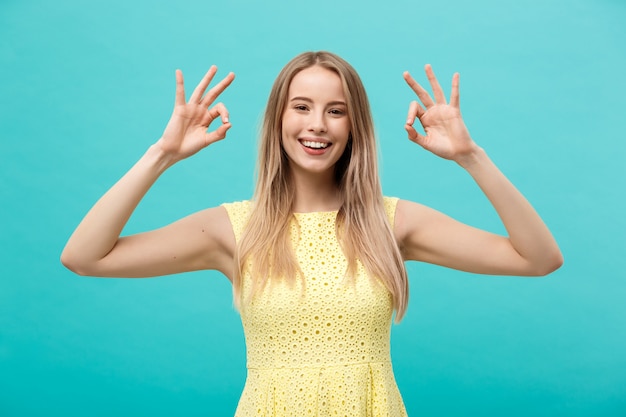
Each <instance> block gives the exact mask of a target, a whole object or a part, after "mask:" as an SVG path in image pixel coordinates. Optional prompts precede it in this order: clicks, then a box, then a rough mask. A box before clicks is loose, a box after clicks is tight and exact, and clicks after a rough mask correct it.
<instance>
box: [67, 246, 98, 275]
mask: <svg viewBox="0 0 626 417" xmlns="http://www.w3.org/2000/svg"><path fill="white" fill-rule="evenodd" d="M61 264H62V265H63V266H64V267H66V268H67V269H69V270H70V271H72V272H73V273H75V274H76V275H80V276H91V275H90V274H89V272H88V270H87V269H86V268H85V267H84V265H82V264H81V262H80V261H79V260H78V259H76V257H74V256H72V255H71V254H70V253H68V251H67V250H64V251H63V253H61Z"/></svg>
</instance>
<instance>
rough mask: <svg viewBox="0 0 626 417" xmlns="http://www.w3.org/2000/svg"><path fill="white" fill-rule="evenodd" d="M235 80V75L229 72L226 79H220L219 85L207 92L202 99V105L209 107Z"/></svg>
mask: <svg viewBox="0 0 626 417" xmlns="http://www.w3.org/2000/svg"><path fill="white" fill-rule="evenodd" d="M234 79H235V73H233V72H230V73H228V75H227V76H226V77H224V78H223V79H222V81H220V82H219V83H217V84H216V85H215V86H214V87H213V88H211V89H210V90H209V92H208V93H207V94H206V96H205V97H204V98H203V99H202V104H203V105H205V106H207V107H208V106H210V105H211V103H213V101H215V99H216V98H217V97H218V96H219V95H220V94H222V93H223V92H224V90H226V88H227V87H228V86H229V85H230V83H232V82H233V80H234Z"/></svg>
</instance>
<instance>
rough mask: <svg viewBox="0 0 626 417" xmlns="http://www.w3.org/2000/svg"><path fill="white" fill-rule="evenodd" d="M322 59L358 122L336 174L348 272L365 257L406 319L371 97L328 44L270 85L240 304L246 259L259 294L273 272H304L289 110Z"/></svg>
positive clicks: (242, 247)
mask: <svg viewBox="0 0 626 417" xmlns="http://www.w3.org/2000/svg"><path fill="white" fill-rule="evenodd" d="M316 65H317V66H320V67H323V68H325V69H328V70H331V71H333V72H334V73H336V74H337V75H339V77H340V78H341V82H342V84H343V90H344V94H345V97H346V102H347V112H348V116H349V119H350V125H351V129H350V140H349V143H348V146H347V147H346V150H345V152H344V154H343V155H342V156H341V158H340V159H339V161H338V162H337V164H336V165H335V181H336V182H337V185H338V187H339V189H340V191H341V195H342V196H343V202H342V205H341V208H340V209H339V211H338V214H337V222H336V224H337V226H336V230H337V236H338V239H339V242H340V244H341V247H342V250H343V252H344V255H345V256H346V259H347V260H348V271H347V275H348V276H352V275H354V274H355V273H356V268H357V259H358V260H359V261H360V262H361V263H362V264H363V266H364V268H365V270H366V271H367V272H368V273H369V274H371V275H373V276H376V277H378V278H379V279H380V280H381V281H382V283H383V284H384V285H385V287H386V288H387V289H388V290H389V292H390V293H391V295H392V299H393V307H394V309H395V310H396V321H400V319H401V318H402V316H403V315H404V313H405V311H406V307H407V303H408V295H409V294H408V280H407V275H406V270H405V268H404V262H403V259H402V255H401V254H400V250H399V248H398V245H397V244H396V241H395V238H394V235H393V231H392V229H391V226H390V224H389V221H388V219H387V215H386V213H385V208H384V202H383V196H382V191H381V186H380V179H379V176H378V161H377V156H376V138H375V134H374V124H373V121H372V116H371V111H370V106H369V101H368V99H367V95H366V92H365V88H364V87H363V83H362V82H361V79H360V78H359V75H358V74H357V73H356V71H355V70H354V68H352V66H351V65H350V64H348V63H347V62H346V61H345V60H343V59H342V58H340V57H339V56H337V55H335V54H332V53H330V52H323V51H322V52H305V53H302V54H300V55H298V56H296V57H295V58H293V59H292V60H291V61H290V62H289V63H288V64H287V65H286V66H285V67H284V68H283V69H282V70H281V72H280V73H279V74H278V77H277V78H276V80H275V81H274V85H273V87H272V90H271V92H270V96H269V99H268V102H267V108H266V110H265V116H264V119H263V126H262V130H261V138H260V149H259V158H258V167H257V182H256V189H255V193H254V197H253V208H252V212H251V214H250V218H249V221H248V224H247V225H246V227H245V230H244V232H243V234H242V237H241V240H240V241H239V244H238V247H237V255H236V266H237V268H236V269H235V274H234V277H233V289H234V297H235V304H236V305H237V306H240V303H241V302H242V301H241V293H242V277H243V273H244V269H245V268H246V266H249V267H250V268H251V270H250V273H251V276H253V277H254V279H253V286H252V294H254V292H255V291H257V290H259V289H261V288H262V287H263V286H264V285H265V284H266V283H267V281H268V279H269V277H282V279H285V280H287V281H290V282H294V281H295V280H296V277H297V276H298V274H301V271H300V267H299V265H298V263H297V261H296V259H295V255H294V252H293V249H292V247H291V241H290V238H289V230H290V221H291V219H292V216H293V213H292V209H293V204H294V200H295V191H294V188H293V186H292V183H291V174H290V168H289V160H288V158H287V156H286V154H285V152H284V150H283V147H282V141H281V130H282V116H283V112H284V110H285V107H286V102H287V95H288V91H289V85H290V83H291V80H292V79H293V77H294V76H295V75H296V74H297V73H298V72H300V71H302V70H304V69H306V68H309V67H312V66H316ZM268 248H271V250H268Z"/></svg>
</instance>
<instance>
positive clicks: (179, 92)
mask: <svg viewBox="0 0 626 417" xmlns="http://www.w3.org/2000/svg"><path fill="white" fill-rule="evenodd" d="M174 104H185V81H184V80H183V72H182V71H181V70H179V69H177V70H176V100H175V102H174Z"/></svg>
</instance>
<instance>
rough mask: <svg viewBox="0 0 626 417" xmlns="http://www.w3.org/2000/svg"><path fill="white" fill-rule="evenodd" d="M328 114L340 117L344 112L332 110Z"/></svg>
mask: <svg viewBox="0 0 626 417" xmlns="http://www.w3.org/2000/svg"><path fill="white" fill-rule="evenodd" d="M329 113H330V114H333V115H335V116H341V115H343V114H345V112H344V111H343V110H340V109H332V110H330V111H329Z"/></svg>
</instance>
